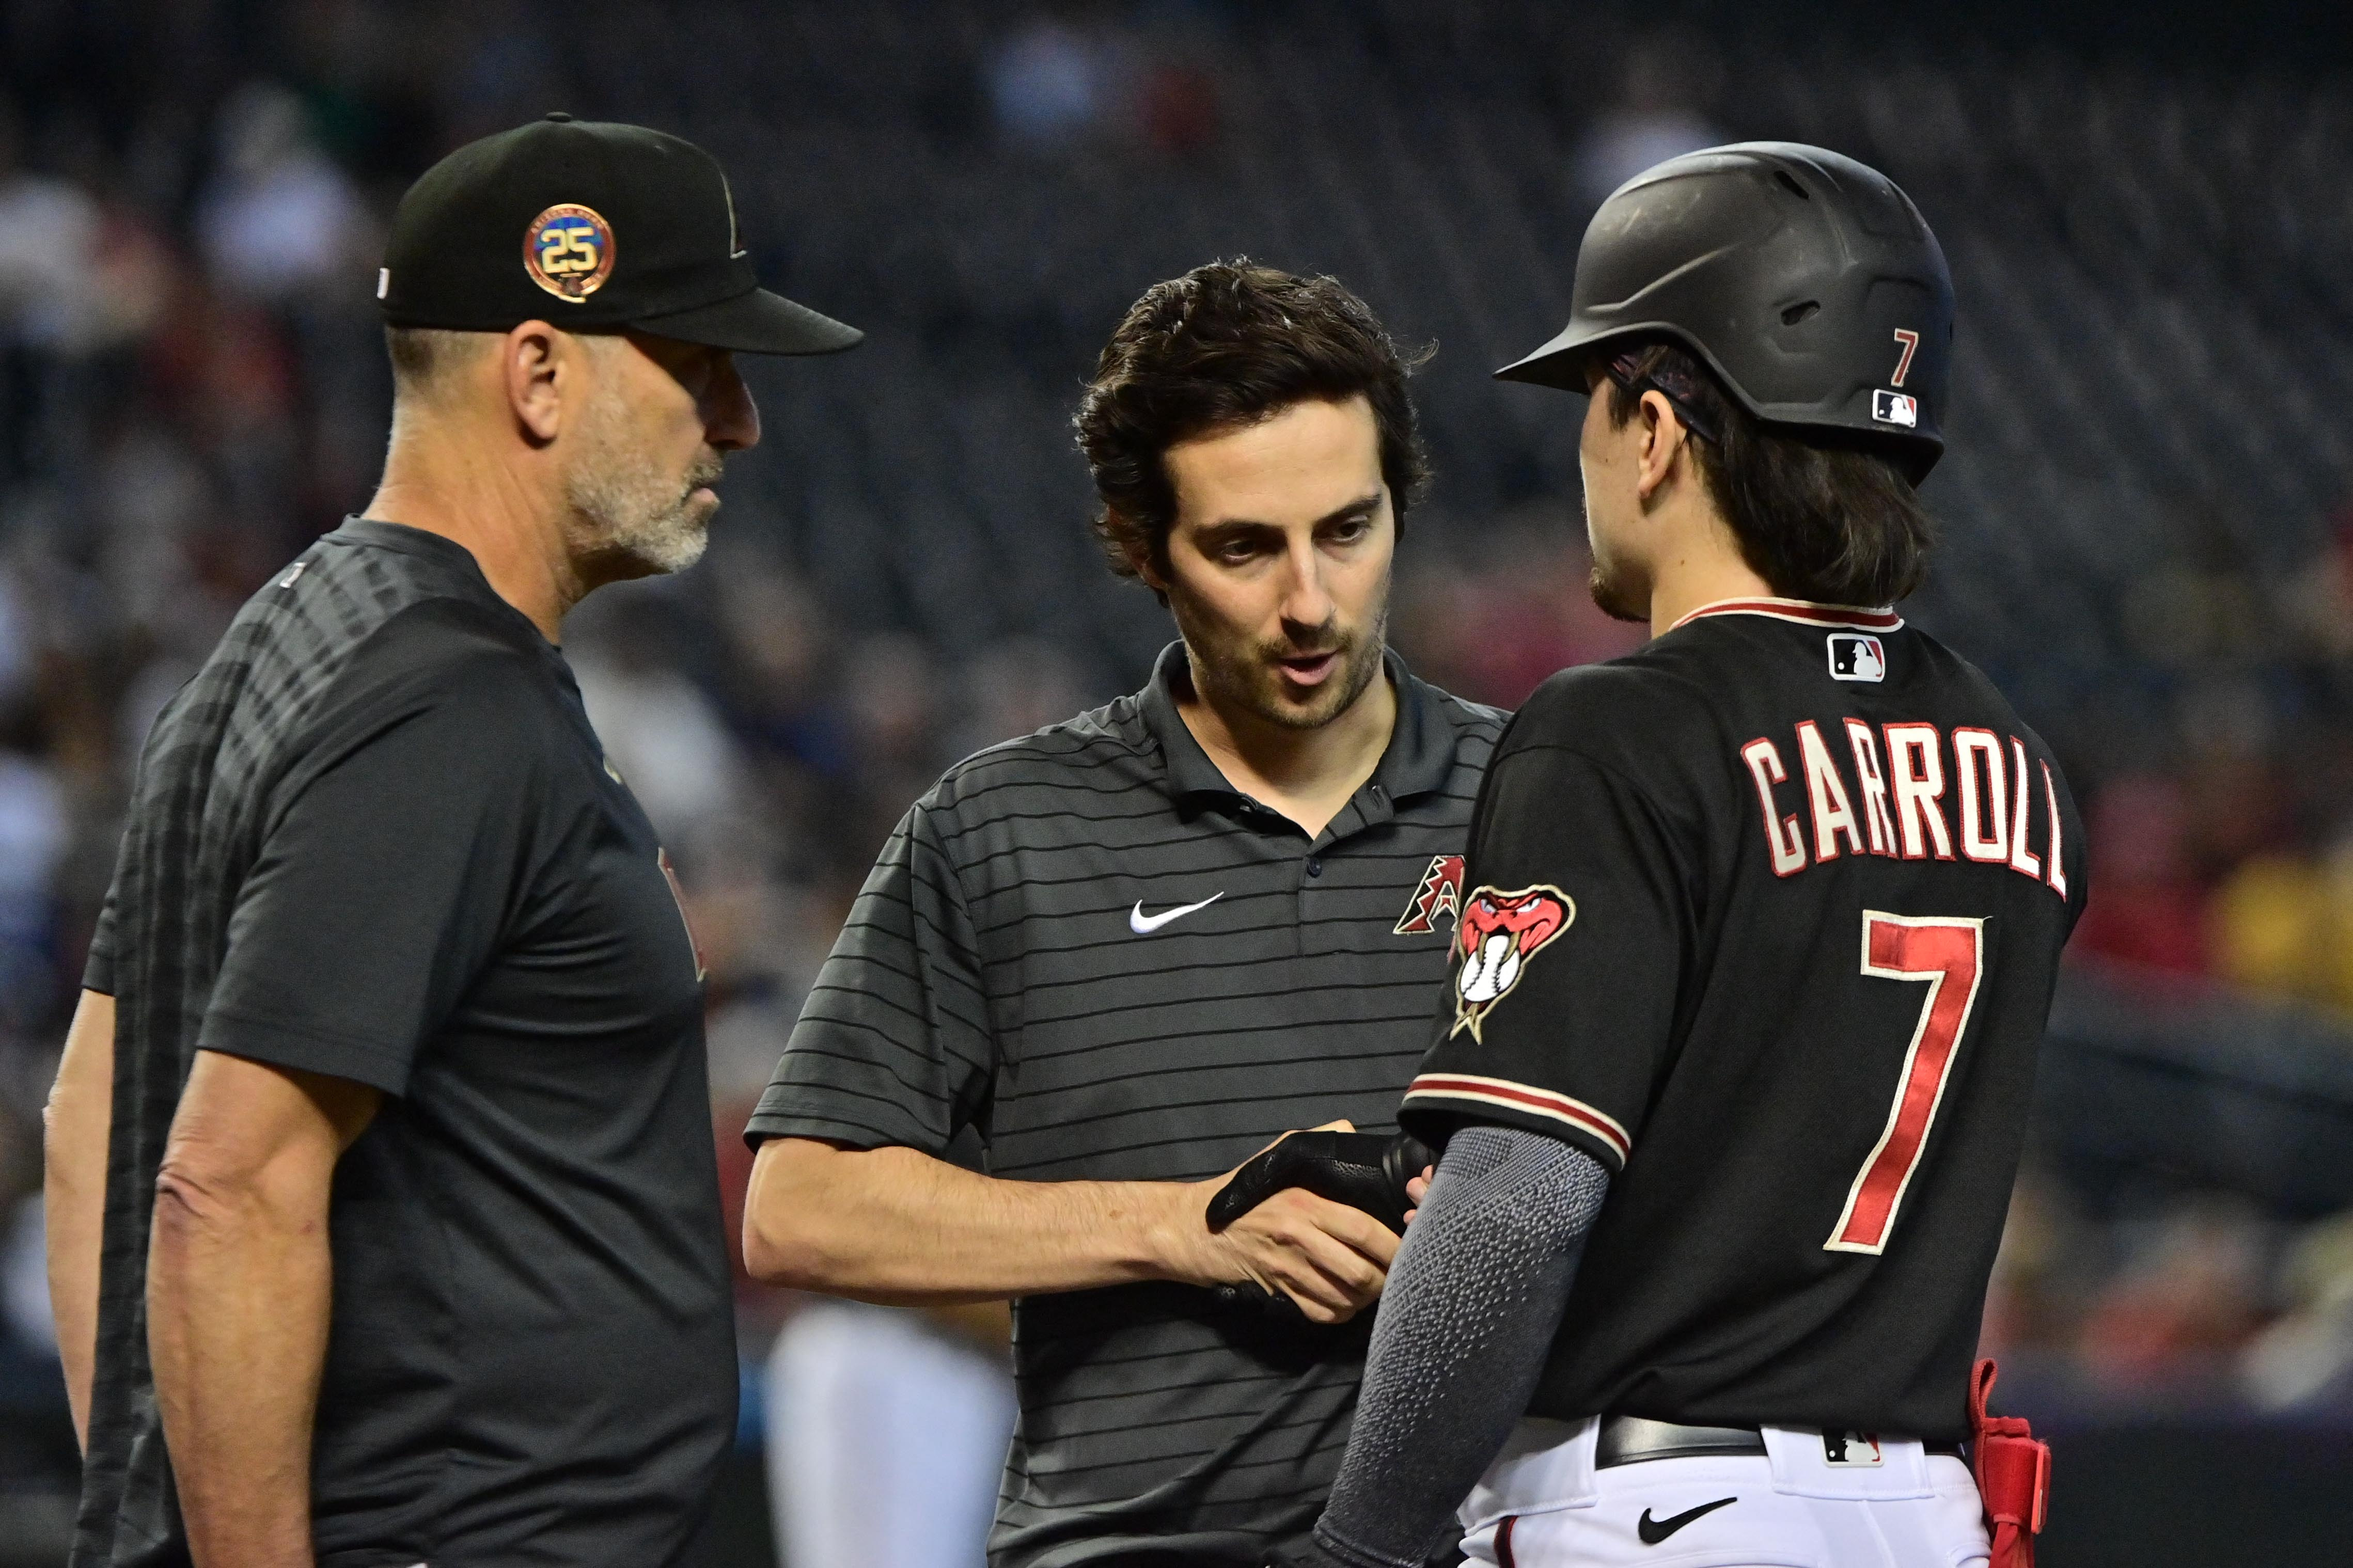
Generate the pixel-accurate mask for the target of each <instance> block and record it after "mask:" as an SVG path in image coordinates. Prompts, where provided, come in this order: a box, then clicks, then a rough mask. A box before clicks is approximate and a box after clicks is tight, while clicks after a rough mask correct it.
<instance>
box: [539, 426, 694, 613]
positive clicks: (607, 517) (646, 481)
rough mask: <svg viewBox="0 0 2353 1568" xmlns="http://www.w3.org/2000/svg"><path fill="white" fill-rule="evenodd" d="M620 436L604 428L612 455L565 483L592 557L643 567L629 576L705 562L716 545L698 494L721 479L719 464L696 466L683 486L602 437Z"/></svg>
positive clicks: (604, 446)
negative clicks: (705, 553) (711, 546)
mask: <svg viewBox="0 0 2353 1568" xmlns="http://www.w3.org/2000/svg"><path fill="white" fill-rule="evenodd" d="M596 423H597V425H598V426H607V421H606V420H603V419H599V420H598V421H596ZM608 434H617V432H610V431H608V429H607V428H602V427H600V428H598V429H597V430H596V436H597V437H599V439H598V441H597V443H596V449H597V450H599V451H600V452H603V453H606V454H609V457H607V458H606V459H605V460H603V461H601V462H599V463H598V464H597V465H596V467H593V468H590V467H586V466H584V467H582V468H575V469H574V470H573V472H572V473H571V474H570V476H568V477H567V478H566V479H565V485H564V495H565V500H566V501H567V502H568V503H569V504H570V506H571V508H572V512H573V515H574V517H575V518H576V519H577V520H578V521H579V522H580V523H581V524H582V529H581V532H582V539H581V543H582V544H583V545H584V546H585V547H586V553H588V554H590V555H593V556H597V557H601V558H603V559H606V560H616V561H621V562H627V563H629V564H631V565H634V566H636V567H638V568H640V569H641V570H639V571H638V572H637V573H635V574H634V575H640V576H643V575H650V574H659V573H669V572H683V571H685V570H686V569H687V568H688V567H690V566H691V565H693V564H694V563H696V562H697V561H700V560H702V552H703V551H704V549H705V548H707V547H708V546H709V544H710V542H711V518H710V510H709V509H708V508H706V507H701V506H698V505H697V504H696V503H695V500H694V492H695V491H696V490H697V489H701V488H702V486H705V485H712V484H716V483H718V482H719V479H720V475H721V473H722V471H723V469H722V466H721V460H720V458H717V457H716V456H713V457H712V458H709V459H707V460H705V461H701V462H697V463H696V464H695V465H694V467H693V468H690V469H689V470H687V474H686V478H685V480H684V482H683V483H681V482H679V481H676V480H673V479H668V478H666V477H665V476H663V475H662V474H661V473H659V471H657V470H656V469H655V468H654V466H653V464H652V463H650V462H649V461H648V460H647V459H646V458H644V457H643V456H641V455H640V454H638V453H637V452H634V451H631V450H630V449H629V447H628V444H627V443H626V442H622V441H614V440H608V439H603V437H607V435H608Z"/></svg>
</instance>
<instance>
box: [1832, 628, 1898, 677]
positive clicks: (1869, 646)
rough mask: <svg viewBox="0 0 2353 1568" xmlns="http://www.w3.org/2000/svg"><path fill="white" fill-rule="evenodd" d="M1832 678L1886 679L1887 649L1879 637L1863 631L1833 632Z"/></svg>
mask: <svg viewBox="0 0 2353 1568" xmlns="http://www.w3.org/2000/svg"><path fill="white" fill-rule="evenodd" d="M1831 679H1832V680H1884V679H1887V649H1886V648H1885V647H1882V646H1881V644H1880V641H1879V639H1878V638H1877V637H1865V636H1863V635H1862V633H1861V632H1832V633H1831Z"/></svg>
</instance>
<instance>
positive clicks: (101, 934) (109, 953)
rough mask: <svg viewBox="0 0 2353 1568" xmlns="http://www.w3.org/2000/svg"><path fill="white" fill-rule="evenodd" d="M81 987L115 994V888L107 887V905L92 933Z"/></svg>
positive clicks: (100, 912)
mask: <svg viewBox="0 0 2353 1568" xmlns="http://www.w3.org/2000/svg"><path fill="white" fill-rule="evenodd" d="M81 988H82V989H83V990H85V991H99V992H103V993H105V994H107V995H109V996H111V995H113V994H114V889H112V888H109V889H106V904H105V907H104V908H102V909H100V910H99V911H98V924H97V926H96V927H95V928H94V929H93V930H92V931H90V955H89V957H87V958H85V959H84V960H83V961H82V966H81Z"/></svg>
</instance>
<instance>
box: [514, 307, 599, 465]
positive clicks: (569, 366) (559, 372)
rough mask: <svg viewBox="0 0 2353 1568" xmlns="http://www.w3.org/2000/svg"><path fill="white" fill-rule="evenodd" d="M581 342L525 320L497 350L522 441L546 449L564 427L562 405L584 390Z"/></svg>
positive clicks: (575, 397) (584, 372) (537, 323)
mask: <svg viewBox="0 0 2353 1568" xmlns="http://www.w3.org/2000/svg"><path fill="white" fill-rule="evenodd" d="M585 357H586V356H585V355H584V354H583V353H581V344H580V342H579V341H578V340H577V339H575V338H574V337H572V336H571V335H570V334H568V333H565V332H561V331H557V330H556V329H555V328H554V327H552V326H550V325H548V324H547V323H546V322H545V321H525V322H523V323H522V325H520V326H518V327H515V328H513V329H512V331H509V332H508V333H507V334H506V338H505V341H504V342H501V344H500V345H499V374H500V379H501V383H502V385H503V390H504V391H505V393H506V399H507V407H508V409H509V410H510V411H511V412H512V414H513V415H514V419H515V424H516V426H517V427H518V429H519V430H520V432H521V434H522V437H523V438H524V439H525V440H527V441H529V442H531V443H532V444H533V446H537V447H543V446H545V445H547V443H549V442H550V441H553V440H554V439H555V437H556V436H557V434H558V433H559V432H560V431H561V430H562V429H563V427H564V405H565V403H566V402H567V401H575V402H576V401H577V400H578V399H579V398H580V397H581V395H583V394H584V393H585V392H586V387H585V386H583V385H582V384H581V383H582V382H584V381H585V380H586V370H587V366H586V364H585V363H582V361H583V360H584V359H585Z"/></svg>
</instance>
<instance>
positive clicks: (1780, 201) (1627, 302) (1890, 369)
mask: <svg viewBox="0 0 2353 1568" xmlns="http://www.w3.org/2000/svg"><path fill="white" fill-rule="evenodd" d="M1637 338H1665V339H1669V340H1671V341H1672V342H1676V343H1679V344H1681V345H1682V346H1683V347H1684V348H1686V349H1689V350H1690V351H1691V352H1692V353H1695V354H1697V355H1698V356H1699V357H1700V358H1701V359H1702V360H1703V361H1704V362H1705V363H1707V365H1708V366H1709V367H1710V368H1711V369H1712V370H1714V371H1715V374H1716V376H1717V378H1718V379H1719V380H1721V381H1722V382H1723V383H1724V385H1725V389H1726V390H1727V391H1728V392H1730V394H1731V395H1733V396H1734V397H1735V398H1736V399H1738V400H1739V402H1740V403H1741V405H1743V406H1744V407H1746V409H1747V410H1748V412H1749V413H1751V414H1753V415H1755V416H1757V419H1758V420H1760V421H1762V422H1763V423H1764V424H1766V425H1768V426H1781V427H1784V428H1794V429H1799V430H1831V431H1842V432H1846V433H1848V434H1851V435H1854V436H1860V437H1869V438H1871V439H1873V441H1874V442H1878V443H1883V444H1884V445H1885V446H1886V447H1887V448H1888V449H1889V451H1890V453H1891V455H1893V456H1894V457H1895V458H1897V460H1898V461H1899V462H1901V463H1902V464H1903V466H1904V467H1905V470H1906V471H1907V472H1908V473H1909V474H1910V475H1911V477H1912V479H1913V481H1914V482H1915V483H1917V482H1918V481H1919V480H1920V479H1923V478H1925V477H1926V475H1927V472H1928V470H1929V469H1930V468H1933V467H1934V466H1935V465H1936V459H1937V458H1938V457H1940V456H1942V455H1943V453H1944V450H1945V437H1944V416H1945V399H1946V391H1947V384H1949V381H1950V379H1951V372H1952V341H1953V279H1952V274H1951V273H1950V272H1948V271H1947V270H1946V268H1945V253H1944V250H1943V248H1942V247H1939V246H1938V245H1937V244H1936V236H1935V235H1933V234H1931V233H1930V232H1929V231H1928V226H1927V224H1926V222H1924V221H1923V220H1922V218H1921V216H1920V211H1919V209H1918V208H1917V207H1915V206H1914V205H1912V201H1911V198H1910V197H1908V196H1906V195H1905V194H1904V193H1903V192H1902V191H1900V190H1898V189H1897V188H1896V186H1895V184H1894V181H1892V180H1890V179H1889V178H1888V177H1887V176H1886V175H1884V174H1881V173H1879V171H1877V170H1876V169H1872V168H1868V167H1866V166H1864V165H1863V164H1861V163H1856V162H1855V161H1854V160H1853V159H1852V158H1848V157H1842V156H1841V155H1840V154H1839V153H1831V152H1826V151H1824V150H1823V149H1822V148H1820V147H1807V146H1802V145H1800V144H1799V143H1797V142H1738V143H1736V144H1734V145H1732V146H1729V147H1710V148H1708V149H1706V150H1704V151H1703V152H1698V153H1685V154H1684V155H1683V156H1682V157H1680V158H1670V159H1669V160H1667V161H1666V162H1665V163H1661V164H1659V165H1658V166H1657V167H1655V168H1652V169H1649V170H1646V171H1644V172H1643V173H1642V174H1637V175H1636V176H1635V177H1634V178H1632V179H1631V180H1629V181H1627V182H1626V184H1622V185H1620V186H1619V187H1618V189H1617V190H1616V191H1614V192H1612V193H1611V194H1610V196H1609V200H1608V201H1606V202H1603V203H1602V204H1601V210H1600V211H1599V212H1597V213H1595V214H1594V215H1593V221H1592V223H1591V224H1589V225H1588V226H1587V227H1586V230H1585V243H1584V244H1583V245H1581V246H1579V247H1577V283H1576V287H1575V289H1574V291H1573V293H1572V296H1571V300H1570V310H1569V318H1568V326H1567V330H1566V331H1563V332H1562V333H1561V334H1560V335H1559V336H1558V337H1556V338H1555V339H1553V341H1552V342H1548V343H1546V344H1545V346H1544V347H1542V348H1540V349H1538V350H1537V351H1536V352H1535V353H1532V354H1530V355H1528V357H1527V358H1525V359H1524V360H1521V361H1519V362H1518V363H1514V364H1508V365H1505V366H1504V368H1503V369H1501V370H1499V371H1497V372H1496V373H1495V374H1496V375H1497V376H1499V377H1501V378H1502V379H1504V380H1505V381H1527V382H1534V383H1535V384H1537V385H1540V386H1558V387H1566V388H1567V389H1568V390H1570V391H1573V392H1582V391H1584V390H1585V387H1586V366H1587V365H1588V363H1590V362H1591V360H1592V359H1593V357H1594V351H1595V350H1597V349H1599V348H1600V347H1601V346H1602V345H1604V344H1609V343H1618V344H1624V343H1626V342H1628V341H1629V340H1631V339H1637Z"/></svg>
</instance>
